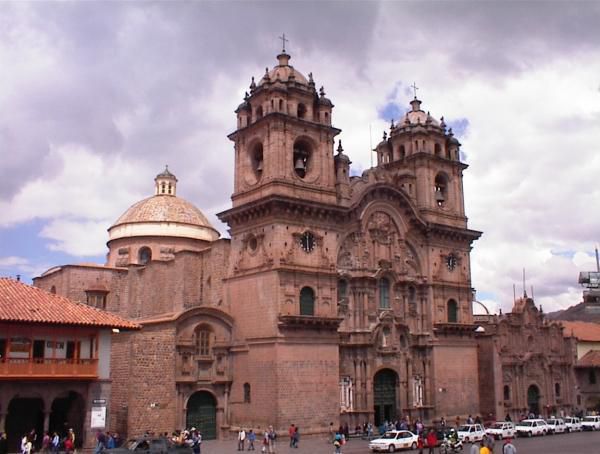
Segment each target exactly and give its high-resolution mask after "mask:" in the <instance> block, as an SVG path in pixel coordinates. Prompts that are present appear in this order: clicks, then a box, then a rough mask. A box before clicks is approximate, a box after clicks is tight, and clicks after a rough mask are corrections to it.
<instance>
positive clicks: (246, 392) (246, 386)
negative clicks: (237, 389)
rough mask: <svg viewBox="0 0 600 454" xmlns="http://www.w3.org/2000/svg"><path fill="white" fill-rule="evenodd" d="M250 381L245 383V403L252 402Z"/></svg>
mask: <svg viewBox="0 0 600 454" xmlns="http://www.w3.org/2000/svg"><path fill="white" fill-rule="evenodd" d="M250 398H251V396H250V383H244V403H246V404H249V403H250Z"/></svg>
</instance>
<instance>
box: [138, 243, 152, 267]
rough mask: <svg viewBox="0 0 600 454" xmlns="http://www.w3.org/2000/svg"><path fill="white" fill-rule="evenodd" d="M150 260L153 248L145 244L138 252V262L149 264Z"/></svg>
mask: <svg viewBox="0 0 600 454" xmlns="http://www.w3.org/2000/svg"><path fill="white" fill-rule="evenodd" d="M150 260H152V250H151V249H150V248H149V247H147V246H144V247H143V248H141V249H140V251H139V252H138V263H139V264H140V265H145V264H147V263H148V262H149V261H150Z"/></svg>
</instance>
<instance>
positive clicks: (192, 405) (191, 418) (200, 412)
mask: <svg viewBox="0 0 600 454" xmlns="http://www.w3.org/2000/svg"><path fill="white" fill-rule="evenodd" d="M185 425H186V427H187V428H188V429H190V428H192V427H195V428H196V429H198V430H200V432H202V439H204V440H214V439H215V438H217V401H216V399H215V398H214V396H213V395H212V394H210V393H208V392H206V391H199V392H197V393H194V394H192V396H191V397H190V398H189V400H188V403H187V415H186V424H185Z"/></svg>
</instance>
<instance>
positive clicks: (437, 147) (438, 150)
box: [433, 143, 442, 156]
mask: <svg viewBox="0 0 600 454" xmlns="http://www.w3.org/2000/svg"><path fill="white" fill-rule="evenodd" d="M433 150H434V154H435V155H436V156H441V155H442V148H441V147H440V144H439V143H436V144H435V145H434V147H433Z"/></svg>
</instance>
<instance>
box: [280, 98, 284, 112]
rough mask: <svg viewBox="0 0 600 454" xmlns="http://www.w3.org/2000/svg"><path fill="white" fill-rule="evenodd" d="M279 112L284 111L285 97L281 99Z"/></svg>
mask: <svg viewBox="0 0 600 454" xmlns="http://www.w3.org/2000/svg"><path fill="white" fill-rule="evenodd" d="M279 112H283V99H280V100H279Z"/></svg>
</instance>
